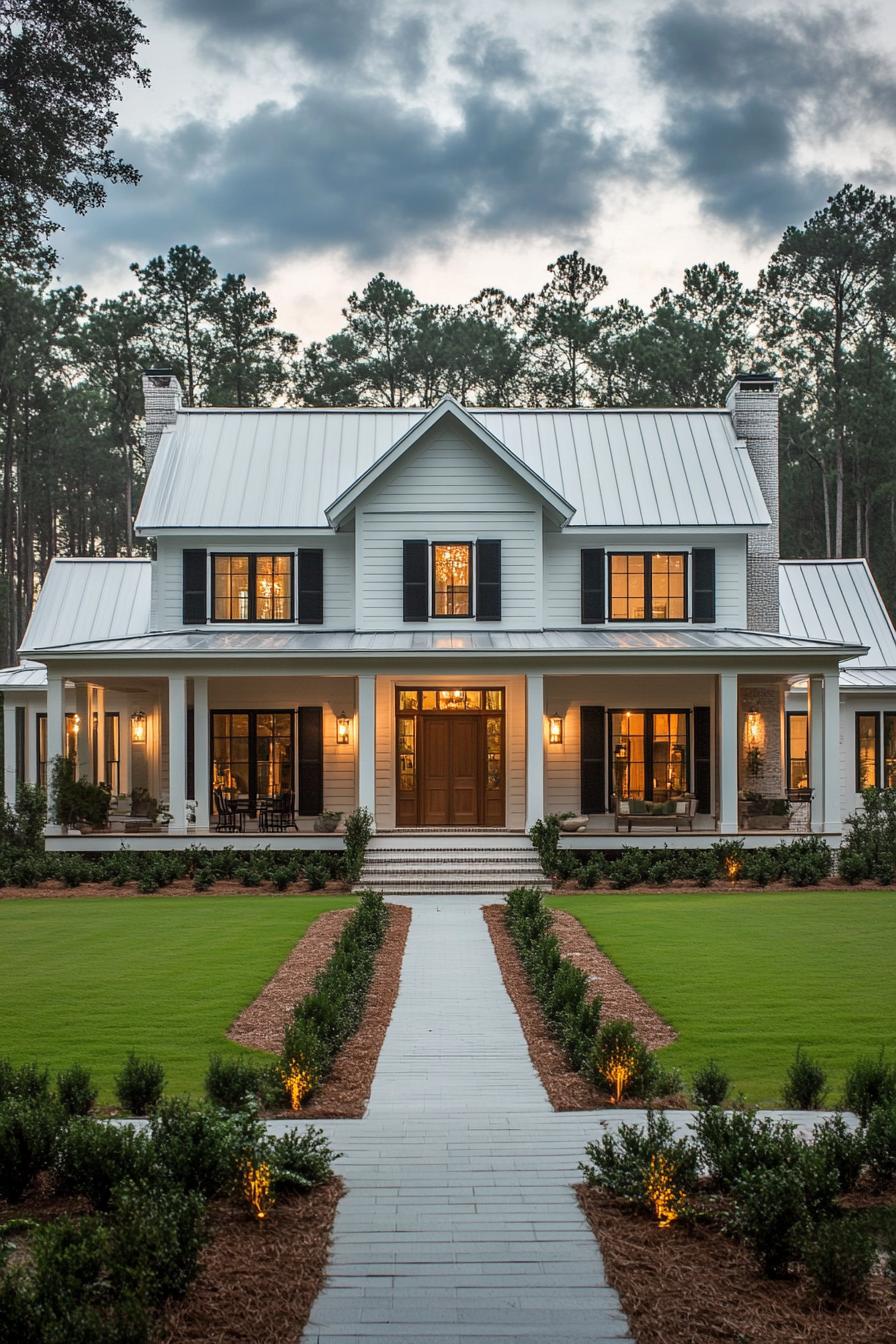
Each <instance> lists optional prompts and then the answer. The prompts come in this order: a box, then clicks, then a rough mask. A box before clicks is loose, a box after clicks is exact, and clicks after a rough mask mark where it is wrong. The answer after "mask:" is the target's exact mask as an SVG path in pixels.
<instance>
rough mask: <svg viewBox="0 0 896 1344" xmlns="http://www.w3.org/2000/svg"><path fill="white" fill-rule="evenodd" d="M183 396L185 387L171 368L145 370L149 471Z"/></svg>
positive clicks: (147, 466)
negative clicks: (165, 430) (160, 440)
mask: <svg viewBox="0 0 896 1344" xmlns="http://www.w3.org/2000/svg"><path fill="white" fill-rule="evenodd" d="M183 396H184V392H183V388H182V387H181V385H180V383H179V382H178V380H177V375H176V374H175V373H174V372H173V371H172V370H171V369H144V370H143V401H144V405H145V408H146V410H145V414H146V470H147V472H148V471H149V469H150V467H151V466H152V464H153V459H154V458H155V455H156V449H157V448H158V446H159V439H160V438H161V437H162V430H163V429H167V428H168V426H169V425H173V424H174V422H175V420H176V419H177V413H178V411H179V410H180V407H181V402H182V401H183Z"/></svg>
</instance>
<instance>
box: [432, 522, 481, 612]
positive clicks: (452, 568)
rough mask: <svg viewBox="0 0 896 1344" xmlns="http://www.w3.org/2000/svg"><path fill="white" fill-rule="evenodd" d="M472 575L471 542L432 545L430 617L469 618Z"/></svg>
mask: <svg viewBox="0 0 896 1344" xmlns="http://www.w3.org/2000/svg"><path fill="white" fill-rule="evenodd" d="M472 573H473V547H472V544H471V543H470V542H468V541H436V542H433V547H432V614H433V616H472V614H473V602H472V587H471V578H472Z"/></svg>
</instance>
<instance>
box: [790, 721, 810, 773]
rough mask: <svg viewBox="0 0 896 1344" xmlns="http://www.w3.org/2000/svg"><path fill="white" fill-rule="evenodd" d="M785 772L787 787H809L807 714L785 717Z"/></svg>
mask: <svg viewBox="0 0 896 1344" xmlns="http://www.w3.org/2000/svg"><path fill="white" fill-rule="evenodd" d="M787 756H788V760H789V762H790V765H789V769H788V772H787V787H788V788H789V789H807V788H808V787H809V715H808V714H790V715H789V716H788V719H787Z"/></svg>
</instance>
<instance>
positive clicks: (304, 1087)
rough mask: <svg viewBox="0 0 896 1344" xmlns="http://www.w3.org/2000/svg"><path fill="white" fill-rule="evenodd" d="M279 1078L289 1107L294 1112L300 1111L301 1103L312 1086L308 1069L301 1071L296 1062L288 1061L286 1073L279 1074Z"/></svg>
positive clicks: (294, 1060) (299, 1065)
mask: <svg viewBox="0 0 896 1344" xmlns="http://www.w3.org/2000/svg"><path fill="white" fill-rule="evenodd" d="M280 1077H281V1078H282V1079H283V1088H284V1091H285V1092H286V1095H287V1096H288V1097H289V1104H290V1106H291V1107H292V1109H293V1110H294V1111H300V1110H301V1109H302V1102H303V1101H304V1100H305V1098H306V1097H307V1095H308V1093H309V1092H310V1091H311V1089H312V1087H313V1086H314V1083H313V1081H312V1078H311V1071H310V1069H303V1068H302V1066H301V1064H300V1063H299V1062H298V1060H296V1059H293V1060H290V1063H289V1070H288V1072H281V1074H280Z"/></svg>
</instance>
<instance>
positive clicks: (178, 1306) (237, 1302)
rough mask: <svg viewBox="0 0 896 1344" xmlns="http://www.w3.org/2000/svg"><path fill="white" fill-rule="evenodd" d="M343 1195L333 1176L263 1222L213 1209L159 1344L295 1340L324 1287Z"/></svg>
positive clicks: (228, 1208)
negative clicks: (189, 1278)
mask: <svg viewBox="0 0 896 1344" xmlns="http://www.w3.org/2000/svg"><path fill="white" fill-rule="evenodd" d="M344 1188H345V1187H344V1186H343V1183H342V1181H341V1180H340V1179H339V1178H338V1177H336V1176H334V1177H332V1179H331V1180H329V1181H327V1183H326V1184H325V1185H321V1186H318V1187H317V1188H316V1189H314V1190H312V1191H310V1192H309V1193H308V1194H290V1195H284V1196H281V1198H280V1199H279V1200H278V1202H277V1203H276V1204H275V1206H274V1208H273V1209H272V1211H271V1213H270V1215H269V1216H268V1218H267V1219H266V1220H265V1221H264V1222H263V1223H259V1222H257V1221H255V1220H254V1219H253V1218H250V1217H249V1216H248V1215H247V1214H245V1213H243V1211H242V1210H240V1211H238V1212H234V1207H233V1205H232V1204H220V1205H213V1206H212V1207H211V1209H210V1210H209V1215H210V1218H211V1224H212V1240H211V1241H210V1243H209V1244H208V1246H206V1248H205V1250H204V1251H203V1253H202V1258H201V1262H200V1270H199V1275H198V1277H197V1278H196V1279H195V1280H194V1282H193V1283H192V1284H191V1286H190V1288H189V1289H188V1290H187V1293H186V1296H185V1297H184V1298H183V1299H182V1300H181V1301H180V1302H176V1303H173V1304H171V1306H170V1307H169V1309H168V1311H167V1312H166V1313H165V1318H164V1321H163V1323H162V1326H161V1329H160V1330H159V1332H158V1335H157V1336H156V1338H157V1341H158V1344H187V1342H188V1341H193V1342H194V1344H284V1341H286V1340H297V1339H299V1337H300V1336H301V1334H302V1331H303V1330H304V1328H305V1323H306V1321H307V1320H308V1316H309V1313H310V1311H311V1306H312V1304H313V1302H314V1299H315V1298H316V1297H317V1294H318V1293H319V1292H320V1289H321V1286H322V1284H323V1279H324V1272H325V1270H326V1266H327V1256H328V1254H329V1249H330V1237H331V1233H332V1228H333V1219H334V1218H335V1216H336V1205H337V1204H338V1202H339V1200H340V1198H341V1196H342V1194H343V1192H344Z"/></svg>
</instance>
